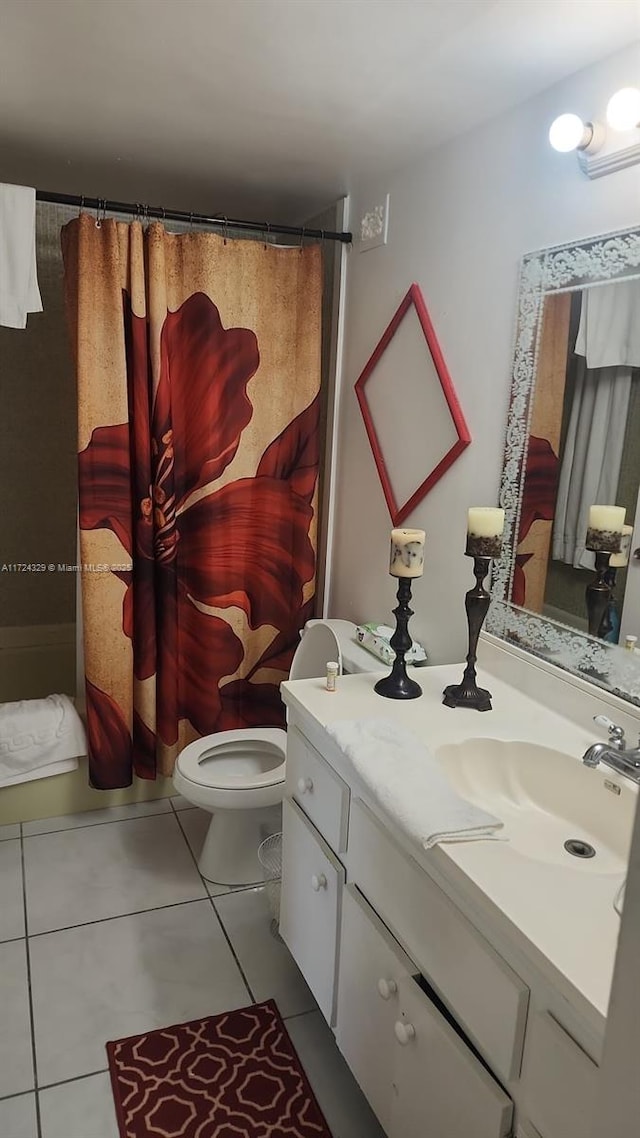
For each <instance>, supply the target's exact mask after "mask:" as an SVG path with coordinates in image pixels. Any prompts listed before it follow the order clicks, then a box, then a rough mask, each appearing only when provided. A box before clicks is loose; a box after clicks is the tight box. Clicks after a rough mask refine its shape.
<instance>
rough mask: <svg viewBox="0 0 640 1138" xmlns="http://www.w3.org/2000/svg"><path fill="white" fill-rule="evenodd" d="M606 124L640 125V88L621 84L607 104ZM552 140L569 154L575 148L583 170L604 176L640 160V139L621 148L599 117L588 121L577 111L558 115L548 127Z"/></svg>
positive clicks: (620, 128)
mask: <svg viewBox="0 0 640 1138" xmlns="http://www.w3.org/2000/svg"><path fill="white" fill-rule="evenodd" d="M606 119H607V125H608V126H609V128H610V130H611V131H613V132H622V133H624V134H627V135H628V134H632V133H633V132H635V131H636V129H637V128H638V129H640V89H639V88H638V87H622V88H621V89H620V90H619V91H616V92H615V94H614V95H612V96H611V98H610V99H609V102H608V104H607V113H606ZM549 142H550V143H551V145H552V147H553V148H554V150H558V151H560V153H563V154H567V153H570V152H571V151H572V150H575V151H576V152H577V155H578V163H579V165H580V169H581V170H582V172H583V174H586V175H587V177H588V178H601V177H602V176H603V175H604V174H612V173H613V172H614V171H615V170H624V169H625V168H626V167H627V166H635V165H636V164H637V163H639V162H640V139H638V138H635V139H633V138H632V139H631V145H628V146H625V147H623V148H620V145H619V143H616V142H615V141H614V139H612V138H611V135H609V137H608V138H607V136H606V131H605V127H604V125H603V124H602V123H601V122H599V121H598V120H597V119H594V120H593V122H585V121H584V120H583V119H581V118H580V116H579V115H576V114H572V113H571V114H563V115H558V117H557V118H556V119H554V120H553V122H552V123H551V126H550V128H549Z"/></svg>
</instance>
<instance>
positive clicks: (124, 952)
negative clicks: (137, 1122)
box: [16, 831, 250, 1085]
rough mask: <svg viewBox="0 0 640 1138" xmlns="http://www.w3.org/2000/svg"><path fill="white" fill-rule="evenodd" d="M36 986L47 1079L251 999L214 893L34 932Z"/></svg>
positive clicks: (74, 1073) (40, 1058)
mask: <svg viewBox="0 0 640 1138" xmlns="http://www.w3.org/2000/svg"><path fill="white" fill-rule="evenodd" d="M95 832H96V831H94V833H95ZM16 943H17V942H16ZM31 990H32V995H33V1008H34V1020H35V1037H36V1054H37V1062H38V1076H39V1082H40V1085H45V1084H47V1083H54V1082H58V1081H60V1080H62V1079H72V1078H76V1077H78V1076H80V1075H85V1074H89V1073H91V1072H94V1071H99V1070H100V1069H101V1068H102V1067H104V1066H105V1065H106V1055H105V1043H106V1041H107V1040H110V1039H111V1040H112V1039H120V1038H123V1037H125V1036H128V1035H135V1034H136V1033H137V1032H141V1031H147V1030H149V1029H151V1028H155V1027H165V1026H168V1025H170V1024H174V1023H182V1022H183V1021H185V1020H190V1019H196V1018H199V1017H201V1016H206V1015H213V1014H215V1013H216V1012H221V1011H224V1010H228V1009H231V1008H237V1007H244V1006H246V1005H247V1004H248V1003H250V1000H249V997H248V994H247V991H246V988H245V985H244V983H243V981H242V977H241V975H240V972H239V969H238V967H237V965H236V963H235V961H234V959H233V956H232V953H231V951H230V949H229V946H228V945H227V943H226V940H225V938H224V935H223V933H222V929H221V928H220V925H219V923H218V920H217V918H216V915H215V913H214V912H213V909H212V907H211V904H210V902H209V901H208V900H207V901H200V902H195V903H193V904H189V905H176V906H175V907H173V908H170V909H159V910H157V911H156V912H151V913H140V914H138V915H136V916H130V917H121V918H119V919H117V920H112V921H103V922H101V923H100V924H93V925H83V926H81V927H79V928H75V929H67V930H65V931H63V932H57V933H50V934H48V935H47V936H39V937H34V938H33V940H32V941H31Z"/></svg>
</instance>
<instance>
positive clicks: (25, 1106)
mask: <svg viewBox="0 0 640 1138" xmlns="http://www.w3.org/2000/svg"><path fill="white" fill-rule="evenodd" d="M0 1134H2V1135H3V1138H38V1123H37V1121H36V1096H35V1095H20V1098H7V1099H4V1100H3V1101H2V1102H0ZM69 1138H71V1135H69ZM109 1138H111V1136H109ZM116 1138H117V1132H116Z"/></svg>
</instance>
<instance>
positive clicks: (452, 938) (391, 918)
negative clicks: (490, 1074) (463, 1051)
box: [348, 799, 529, 1081]
mask: <svg viewBox="0 0 640 1138" xmlns="http://www.w3.org/2000/svg"><path fill="white" fill-rule="evenodd" d="M348 869H349V880H350V881H353V882H355V884H356V885H357V886H358V887H359V888H360V890H361V891H362V892H363V893H364V894H365V895H366V896H367V898H368V900H369V901H370V902H371V904H372V905H373V907H374V908H375V909H376V912H378V913H379V914H380V916H381V917H382V919H383V920H384V921H385V923H387V924H388V925H389V926H390V927H391V929H392V931H393V932H394V933H395V934H396V936H397V937H398V939H399V940H400V941H401V942H402V943H403V945H404V947H405V948H406V949H407V950H408V951H409V953H410V954H411V956H412V957H413V959H414V960H416V961H417V962H418V964H419V965H420V970H421V971H422V972H423V973H424V974H425V976H426V978H427V979H428V980H429V982H430V983H431V984H432V985H433V987H434V988H435V989H436V991H437V992H438V993H439V995H440V996H441V997H442V999H443V1001H444V1003H445V1004H447V1006H448V1007H449V1008H450V1009H451V1012H452V1014H453V1015H454V1017H455V1018H456V1020H457V1021H458V1022H459V1023H460V1025H461V1026H462V1027H463V1028H464V1030H465V1031H466V1033H467V1034H468V1036H469V1037H470V1038H471V1039H472V1040H473V1042H474V1043H475V1044H476V1046H477V1047H478V1050H479V1051H481V1052H482V1053H483V1054H484V1055H485V1057H486V1058H487V1061H488V1062H489V1064H490V1066H491V1067H492V1069H493V1070H495V1072H496V1073H497V1074H498V1075H500V1076H501V1078H503V1079H504V1080H507V1081H508V1080H510V1079H512V1078H516V1077H517V1076H518V1074H519V1071H520V1063H521V1058H522V1045H523V1039H524V1028H525V1023H526V1015H527V1006H528V1001H529V989H528V988H527V986H526V985H525V984H524V983H523V982H522V980H521V979H520V978H519V976H517V975H516V973H515V972H514V971H513V970H512V969H511V968H510V967H509V965H508V964H507V963H506V961H504V960H503V959H502V957H501V956H499V955H498V953H497V952H495V950H494V949H493V948H492V947H491V945H490V944H489V943H488V941H486V940H485V939H484V937H483V936H481V935H480V933H479V932H478V931H477V930H476V929H475V928H474V927H473V925H472V924H471V923H470V922H469V921H467V919H466V918H465V917H463V915H462V914H461V913H460V912H459V910H458V909H456V907H455V906H454V905H453V904H452V903H451V901H449V899H448V897H446V896H445V894H444V893H443V891H442V890H441V889H440V888H439V887H438V886H437V885H436V884H435V883H434V882H433V881H432V880H431V878H430V877H429V876H428V874H427V873H425V871H424V870H423V869H421V868H420V866H419V865H418V864H417V863H416V862H414V861H413V860H412V859H411V858H410V857H408V856H407V855H406V854H405V853H404V851H402V850H401V849H400V848H399V847H398V846H397V845H396V843H395V842H394V841H393V839H392V838H391V837H390V835H389V834H388V833H387V831H386V830H385V829H384V828H383V827H382V826H381V825H380V824H379V823H378V821H377V820H376V819H375V818H374V816H373V814H372V813H371V811H370V810H368V809H367V807H366V806H365V805H364V803H363V802H361V801H360V800H359V799H356V800H355V801H354V802H353V803H352V805H351V812H350V818H349V858H348Z"/></svg>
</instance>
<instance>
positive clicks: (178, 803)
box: [171, 794, 197, 810]
mask: <svg viewBox="0 0 640 1138" xmlns="http://www.w3.org/2000/svg"><path fill="white" fill-rule="evenodd" d="M171 804H172V806H173V809H174V810H196V809H197V807H195V806H194V805H193V803H192V802H187V800H186V798H183V797H182V795H181V794H174V796H173V798H172V799H171Z"/></svg>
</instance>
